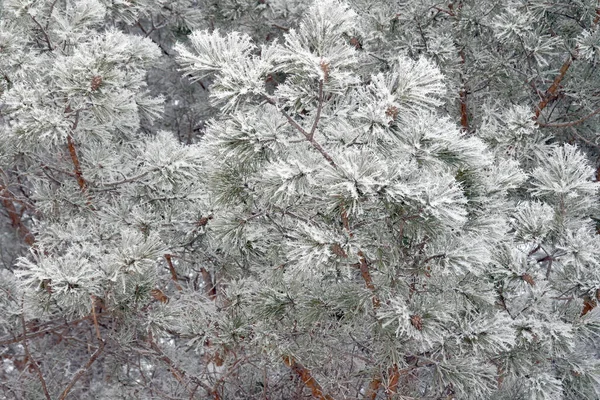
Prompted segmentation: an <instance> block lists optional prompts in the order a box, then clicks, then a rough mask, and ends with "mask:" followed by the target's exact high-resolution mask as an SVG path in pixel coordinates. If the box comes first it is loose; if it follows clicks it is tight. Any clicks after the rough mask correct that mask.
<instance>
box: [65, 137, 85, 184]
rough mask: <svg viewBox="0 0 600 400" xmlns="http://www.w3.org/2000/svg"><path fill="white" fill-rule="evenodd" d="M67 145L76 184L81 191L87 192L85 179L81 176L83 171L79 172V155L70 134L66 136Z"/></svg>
mask: <svg viewBox="0 0 600 400" xmlns="http://www.w3.org/2000/svg"><path fill="white" fill-rule="evenodd" d="M67 145H68V146H69V154H70V155H71V161H73V168H74V170H73V172H74V173H75V178H76V179H77V184H78V185H79V188H80V189H81V191H82V192H83V193H86V192H87V181H86V180H85V178H84V177H83V173H82V172H81V164H80V163H79V157H78V156H77V150H76V149H75V142H74V141H73V137H72V136H71V135H68V136H67Z"/></svg>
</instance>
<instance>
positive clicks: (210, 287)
mask: <svg viewBox="0 0 600 400" xmlns="http://www.w3.org/2000/svg"><path fill="white" fill-rule="evenodd" d="M200 273H201V274H202V280H203V281H204V290H205V292H206V295H207V296H208V298H209V299H211V300H216V299H217V285H216V284H215V283H213V280H212V276H211V275H210V272H208V270H207V269H206V268H204V267H202V268H200Z"/></svg>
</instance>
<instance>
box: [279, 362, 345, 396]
mask: <svg viewBox="0 0 600 400" xmlns="http://www.w3.org/2000/svg"><path fill="white" fill-rule="evenodd" d="M283 363H284V364H285V365H287V366H288V367H289V368H290V369H291V370H292V371H294V372H295V373H296V375H298V376H299V377H300V380H302V382H303V383H304V385H305V386H306V387H307V388H309V389H310V391H311V393H312V395H313V397H314V398H315V399H318V400H333V397H331V396H330V395H328V394H325V392H324V391H323V388H322V387H321V385H319V383H318V382H317V381H316V380H315V378H314V377H313V376H312V373H311V372H310V370H309V369H308V368H306V367H305V366H303V365H302V364H300V363H299V362H298V361H297V360H296V359H295V358H294V357H293V356H283Z"/></svg>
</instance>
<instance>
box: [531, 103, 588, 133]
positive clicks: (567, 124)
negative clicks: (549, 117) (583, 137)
mask: <svg viewBox="0 0 600 400" xmlns="http://www.w3.org/2000/svg"><path fill="white" fill-rule="evenodd" d="M598 113H600V108H598V109H596V110H594V111H593V112H591V113H589V114H588V115H586V116H585V117H583V118H580V119H578V120H577V121H571V122H555V123H548V124H545V123H542V122H538V123H537V124H538V125H539V126H541V127H542V128H569V127H572V126H575V125H579V124H581V123H582V122H585V121H586V120H588V119H590V118H592V117H593V116H594V115H596V114H598Z"/></svg>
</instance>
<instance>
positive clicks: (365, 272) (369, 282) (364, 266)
mask: <svg viewBox="0 0 600 400" xmlns="http://www.w3.org/2000/svg"><path fill="white" fill-rule="evenodd" d="M358 259H359V264H360V265H359V268H360V275H361V276H362V278H363V280H364V281H365V285H366V286H367V288H368V289H369V290H370V291H371V292H373V307H374V308H379V306H380V305H381V301H380V300H379V297H377V295H376V294H375V285H374V284H373V279H372V277H371V273H370V272H369V265H368V263H367V259H366V258H365V254H364V253H363V252H362V251H359V252H358Z"/></svg>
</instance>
